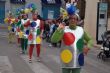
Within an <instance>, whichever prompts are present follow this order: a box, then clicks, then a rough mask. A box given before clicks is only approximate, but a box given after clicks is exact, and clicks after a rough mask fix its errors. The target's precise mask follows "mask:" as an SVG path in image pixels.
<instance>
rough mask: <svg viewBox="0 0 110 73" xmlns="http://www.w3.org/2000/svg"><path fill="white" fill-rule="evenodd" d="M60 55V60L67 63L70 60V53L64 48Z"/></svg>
mask: <svg viewBox="0 0 110 73" xmlns="http://www.w3.org/2000/svg"><path fill="white" fill-rule="evenodd" d="M60 57H61V60H62V62H64V63H69V62H71V60H72V53H71V51H70V50H68V49H65V50H63V51H62V52H61V54H60Z"/></svg>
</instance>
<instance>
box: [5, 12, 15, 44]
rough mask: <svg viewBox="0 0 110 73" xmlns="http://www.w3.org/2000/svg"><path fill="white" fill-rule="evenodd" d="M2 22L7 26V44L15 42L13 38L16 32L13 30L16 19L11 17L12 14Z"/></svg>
mask: <svg viewBox="0 0 110 73" xmlns="http://www.w3.org/2000/svg"><path fill="white" fill-rule="evenodd" d="M4 22H5V23H7V24H8V32H9V34H8V40H9V43H12V42H14V40H15V39H14V38H15V31H16V28H15V23H16V19H15V18H14V17H13V16H12V13H9V16H8V17H7V18H5V20H4Z"/></svg>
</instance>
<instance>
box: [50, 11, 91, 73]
mask: <svg viewBox="0 0 110 73" xmlns="http://www.w3.org/2000/svg"><path fill="white" fill-rule="evenodd" d="M78 21H79V15H78V14H75V13H74V14H70V15H69V26H65V25H64V24H62V23H60V24H59V27H58V28H57V30H56V31H55V32H54V34H53V35H52V37H51V42H53V43H56V42H58V41H60V40H62V41H63V44H64V46H62V47H61V49H60V50H61V51H60V60H61V65H62V73H80V72H81V68H82V66H83V65H84V55H87V53H88V51H89V49H90V48H91V47H92V45H93V43H92V39H91V37H90V35H88V34H87V32H85V31H84V29H83V28H82V27H80V26H77V23H78ZM85 44H86V46H85Z"/></svg>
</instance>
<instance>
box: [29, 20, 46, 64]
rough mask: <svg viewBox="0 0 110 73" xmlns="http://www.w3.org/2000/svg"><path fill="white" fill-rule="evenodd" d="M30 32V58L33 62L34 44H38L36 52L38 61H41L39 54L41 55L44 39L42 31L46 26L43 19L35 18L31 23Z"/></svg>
mask: <svg viewBox="0 0 110 73" xmlns="http://www.w3.org/2000/svg"><path fill="white" fill-rule="evenodd" d="M30 26H31V27H30V34H29V37H28V40H29V41H28V44H30V48H29V60H30V62H31V59H32V53H33V48H34V45H36V53H37V57H38V61H40V59H39V56H40V47H41V40H42V37H41V35H42V33H43V30H44V26H43V24H42V21H41V20H39V19H36V20H33V21H32V22H31V25H30Z"/></svg>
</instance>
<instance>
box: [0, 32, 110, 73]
mask: <svg viewBox="0 0 110 73" xmlns="http://www.w3.org/2000/svg"><path fill="white" fill-rule="evenodd" d="M0 33H1V34H0V73H61V64H60V60H59V54H60V48H57V47H56V48H55V47H49V46H48V45H49V43H47V42H46V41H45V40H44V41H43V43H42V47H41V62H37V60H36V49H34V53H33V58H32V63H29V61H28V60H29V59H28V55H27V54H26V55H23V54H20V47H18V45H17V44H16V43H11V44H9V43H8V41H7V32H4V33H3V32H0ZM15 41H16V40H15ZM99 52H100V49H98V48H92V49H91V50H90V51H89V53H88V55H87V56H85V66H84V67H83V69H82V71H81V73H109V72H110V59H107V60H106V61H102V60H100V59H98V58H97V54H98V53H99Z"/></svg>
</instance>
